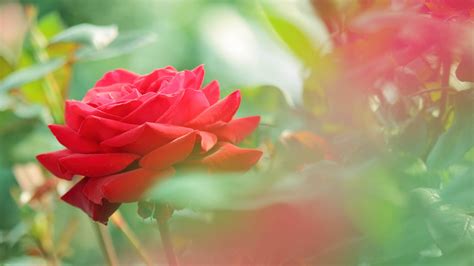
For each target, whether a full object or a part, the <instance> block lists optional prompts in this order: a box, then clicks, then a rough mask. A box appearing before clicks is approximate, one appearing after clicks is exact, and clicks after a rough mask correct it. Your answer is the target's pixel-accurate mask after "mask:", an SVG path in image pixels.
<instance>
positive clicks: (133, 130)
mask: <svg viewBox="0 0 474 266" xmlns="http://www.w3.org/2000/svg"><path fill="white" fill-rule="evenodd" d="M203 79H204V68H203V67H202V66H199V67H197V68H195V69H193V70H191V71H189V70H185V71H181V72H178V71H177V70H176V69H174V68H173V67H166V68H161V69H157V70H155V71H153V72H151V73H150V74H148V75H143V76H141V75H137V74H135V73H132V72H129V71H126V70H121V69H118V70H114V71H111V72H108V73H106V74H105V75H104V76H103V77H102V78H101V79H100V80H99V81H98V82H97V83H96V84H95V86H94V87H93V88H92V89H91V90H89V92H88V93H87V94H86V95H85V97H84V98H83V99H82V101H75V100H69V101H66V112H65V120H66V125H50V126H49V128H50V129H51V131H52V133H53V134H54V135H55V136H56V138H57V139H58V141H59V142H60V143H61V144H62V145H64V146H65V147H66V149H64V150H60V151H55V152H51V153H44V154H40V155H38V156H37V159H38V161H39V162H40V163H41V164H42V165H43V166H44V167H45V168H46V169H48V170H49V171H50V172H51V173H53V174H54V175H56V176H57V177H60V178H63V179H66V180H71V179H72V177H73V176H75V175H79V176H84V178H82V179H81V180H80V181H79V182H78V183H77V184H75V185H74V186H73V187H72V188H71V189H70V190H69V191H68V192H67V193H66V194H65V195H63V196H62V199H63V200H64V201H66V202H67V203H69V204H71V205H73V206H76V207H78V208H80V209H82V210H83V211H84V212H86V213H87V214H88V215H89V216H90V217H91V218H92V219H93V220H95V221H99V222H102V223H107V220H108V218H109V216H110V215H112V214H113V213H114V212H115V210H116V209H117V208H118V207H119V206H120V204H121V203H125V202H134V201H138V200H139V199H140V198H141V197H142V196H143V194H144V193H145V192H146V191H147V189H148V188H150V187H151V186H152V185H153V184H154V183H155V182H156V181H157V180H159V179H161V178H164V177H167V176H170V175H172V174H173V173H174V168H175V167H176V166H192V167H197V168H204V169H207V170H209V171H246V170H248V169H249V168H251V167H252V166H253V165H254V164H256V163H257V161H258V160H259V159H260V157H261V155H262V152H261V151H259V150H255V149H243V148H239V147H237V146H235V144H237V143H239V142H240V141H242V140H243V139H244V138H245V137H246V136H248V135H249V134H251V133H252V132H253V131H254V130H255V129H256V127H257V126H258V124H259V121H260V117H258V116H252V117H245V118H238V119H234V115H235V113H236V112H237V109H238V108H239V105H240V99H241V97H240V92H239V91H235V92H233V93H231V94H230V95H228V96H227V97H225V98H224V99H221V100H219V98H220V92H219V83H218V82H217V81H212V82H210V83H209V84H207V85H206V86H204V87H201V86H202V82H203Z"/></svg>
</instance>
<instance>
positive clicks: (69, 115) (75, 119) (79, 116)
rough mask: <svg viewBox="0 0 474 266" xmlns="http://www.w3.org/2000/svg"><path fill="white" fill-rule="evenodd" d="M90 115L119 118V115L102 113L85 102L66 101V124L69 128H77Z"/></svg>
mask: <svg viewBox="0 0 474 266" xmlns="http://www.w3.org/2000/svg"><path fill="white" fill-rule="evenodd" d="M90 115H95V116H98V117H103V118H107V119H120V117H117V116H114V115H110V114H107V113H104V112H102V111H100V110H98V109H96V108H95V107H92V106H90V105H88V104H86V103H83V102H79V101H73V100H68V101H66V112H65V117H66V125H67V126H68V127H70V128H71V129H73V130H78V129H79V128H80V127H81V124H82V121H84V119H85V118H86V117H88V116H90Z"/></svg>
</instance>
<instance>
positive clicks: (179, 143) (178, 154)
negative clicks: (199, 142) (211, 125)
mask: <svg viewBox="0 0 474 266" xmlns="http://www.w3.org/2000/svg"><path fill="white" fill-rule="evenodd" d="M195 141H196V132H194V131H193V132H191V133H188V134H186V135H184V136H182V137H180V138H177V139H175V140H173V141H172V142H170V143H168V144H166V145H164V146H161V147H159V148H156V149H155V150H153V151H152V152H150V153H148V154H147V155H145V156H144V157H143V158H142V159H141V160H140V166H141V167H143V168H146V169H156V170H160V169H165V168H168V167H170V166H172V165H173V164H175V163H178V162H180V161H183V160H184V159H186V158H187V157H188V156H189V154H191V152H192V151H193V148H194V143H195Z"/></svg>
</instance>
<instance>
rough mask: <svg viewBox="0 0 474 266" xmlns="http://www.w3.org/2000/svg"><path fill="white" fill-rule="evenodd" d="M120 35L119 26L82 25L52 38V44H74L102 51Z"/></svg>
mask: <svg viewBox="0 0 474 266" xmlns="http://www.w3.org/2000/svg"><path fill="white" fill-rule="evenodd" d="M117 35H118V29H117V26H115V25H112V26H96V25H90V24H80V25H76V26H73V27H71V28H68V29H67V30H65V31H63V32H61V33H59V34H57V35H56V36H54V37H52V38H51V40H50V43H51V44H53V43H60V42H73V43H79V44H82V45H87V46H91V47H93V48H95V49H102V48H104V47H106V46H108V45H109V44H110V43H111V42H112V41H113V40H114V39H115V38H116V37H117Z"/></svg>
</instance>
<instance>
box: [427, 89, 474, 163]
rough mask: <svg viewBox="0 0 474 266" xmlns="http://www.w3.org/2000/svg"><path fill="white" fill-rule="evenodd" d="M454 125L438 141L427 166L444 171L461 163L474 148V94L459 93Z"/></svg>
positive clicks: (470, 92)
mask: <svg viewBox="0 0 474 266" xmlns="http://www.w3.org/2000/svg"><path fill="white" fill-rule="evenodd" d="M454 104H455V105H454V112H455V113H454V114H455V118H454V121H453V125H452V126H451V127H450V128H449V129H448V130H447V131H446V132H445V133H443V134H442V135H441V136H440V137H439V138H438V140H437V142H436V144H435V146H434V147H433V149H432V150H431V152H430V154H429V155H428V159H427V165H428V167H430V168H433V169H443V168H445V167H448V166H449V165H451V164H453V163H455V162H457V161H459V160H460V159H462V158H463V157H464V155H465V154H466V153H467V152H468V151H469V150H470V149H471V148H472V147H473V146H474V126H473V125H474V93H473V90H468V91H463V92H460V93H458V95H456V98H455V102H454Z"/></svg>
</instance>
